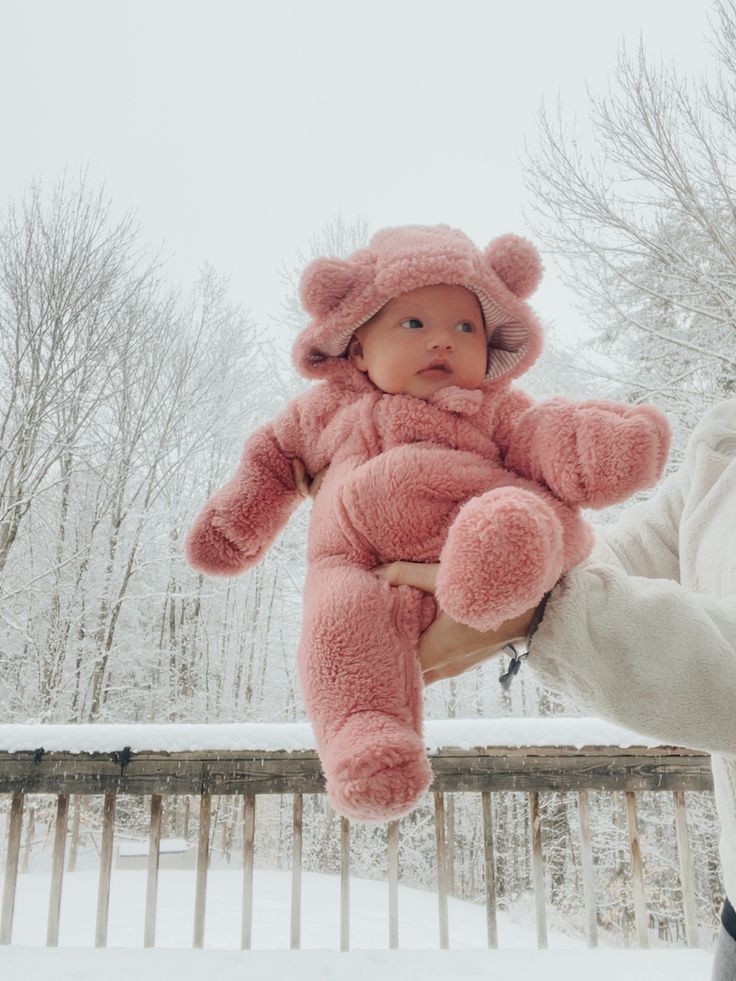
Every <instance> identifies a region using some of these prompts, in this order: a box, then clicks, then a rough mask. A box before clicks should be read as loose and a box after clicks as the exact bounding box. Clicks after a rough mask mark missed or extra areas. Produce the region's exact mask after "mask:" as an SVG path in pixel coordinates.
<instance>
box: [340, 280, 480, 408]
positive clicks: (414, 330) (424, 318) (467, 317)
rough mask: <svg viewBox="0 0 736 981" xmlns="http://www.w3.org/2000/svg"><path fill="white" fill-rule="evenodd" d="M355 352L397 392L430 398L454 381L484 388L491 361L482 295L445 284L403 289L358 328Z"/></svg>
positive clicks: (374, 377) (360, 364) (380, 383)
mask: <svg viewBox="0 0 736 981" xmlns="http://www.w3.org/2000/svg"><path fill="white" fill-rule="evenodd" d="M350 357H351V359H352V360H353V362H354V364H355V366H356V367H357V368H358V369H359V370H360V371H363V372H365V373H366V374H367V375H368V377H369V378H370V380H371V381H372V382H373V384H374V385H375V386H376V387H377V388H380V389H381V391H383V392H388V393H390V394H392V395H398V394H404V395H415V396H417V397H418V398H422V399H428V398H430V397H431V396H432V395H433V394H434V393H435V392H437V391H439V389H441V388H447V387H448V386H449V385H457V386H458V387H459V388H478V386H479V385H480V384H481V382H482V381H483V379H484V378H485V376H486V369H487V363H488V340H487V338H486V332H485V327H484V325H483V314H482V312H481V308H480V303H479V302H478V298H477V296H476V295H475V293H473V292H471V291H470V290H467V289H465V287H464V286H446V285H444V284H441V285H439V286H422V287H420V288H419V289H416V290H411V291H410V292H408V293H402V294H401V295H400V296H397V297H395V298H394V299H393V300H389V302H388V303H387V304H386V306H385V307H383V308H382V309H381V310H379V312H378V313H377V314H376V315H375V316H374V317H372V318H371V319H370V320H369V321H368V323H366V324H363V325H362V327H359V328H358V330H357V331H356V332H355V337H354V339H353V340H352V341H351V343H350Z"/></svg>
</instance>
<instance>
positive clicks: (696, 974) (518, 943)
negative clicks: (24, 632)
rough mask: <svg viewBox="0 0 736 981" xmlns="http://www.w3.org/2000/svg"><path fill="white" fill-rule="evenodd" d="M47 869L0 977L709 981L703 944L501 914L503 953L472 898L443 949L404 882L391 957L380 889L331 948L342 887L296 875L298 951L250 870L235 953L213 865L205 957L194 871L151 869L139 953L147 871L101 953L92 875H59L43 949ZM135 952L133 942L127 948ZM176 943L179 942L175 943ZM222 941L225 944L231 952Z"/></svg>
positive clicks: (127, 876) (30, 885) (419, 894)
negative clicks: (149, 906)
mask: <svg viewBox="0 0 736 981" xmlns="http://www.w3.org/2000/svg"><path fill="white" fill-rule="evenodd" d="M48 888H49V877H48V875H47V874H45V873H26V874H23V875H21V876H20V877H19V880H18V894H17V900H16V914H15V924H14V930H13V946H11V947H5V948H0V977H2V978H3V979H8V981H16V979H17V981H99V979H100V978H101V977H104V978H105V981H131V979H133V978H134V979H135V981H190V979H191V981H194V979H197V981H199V979H208V978H211V977H216V978H217V981H235V979H237V981H242V979H243V978H248V981H283V979H285V978H295V979H298V981H317V979H319V981H348V979H349V981H375V978H376V975H377V974H380V978H381V981H406V977H407V976H408V975H414V976H415V977H416V978H417V981H424V979H429V981H438V979H442V981H450V979H453V981H459V979H463V981H475V979H478V981H480V979H481V978H483V979H488V978H491V977H498V978H509V977H513V978H515V979H516V981H526V979H531V978H537V977H544V978H545V981H578V979H580V981H582V979H586V981H590V978H592V977H595V979H596V981H621V979H622V978H626V979H627V981H659V979H662V981H665V979H667V981H699V979H701V978H702V979H703V981H706V979H707V978H708V975H709V970H710V962H711V954H710V953H709V952H707V951H703V950H681V949H677V950H650V951H638V950H621V949H618V948H612V947H601V948H599V949H597V950H592V951H591V950H587V949H585V947H584V945H583V943H582V941H580V940H578V939H576V938H570V937H566V936H564V935H562V934H560V933H558V932H555V931H550V935H549V942H550V948H551V949H549V950H542V951H539V950H537V949H536V933H535V930H534V927H533V925H531V926H530V925H529V924H527V923H518V922H515V921H514V920H513V919H512V918H511V917H510V916H508V915H507V914H504V913H500V914H499V920H498V929H499V950H496V951H489V950H487V949H486V940H485V937H486V934H485V912H484V909H483V908H482V907H481V906H476V905H474V904H471V903H466V902H461V901H459V900H453V899H451V900H450V902H449V919H450V946H451V950H449V951H440V950H438V949H437V948H438V916H437V897H436V896H435V895H434V894H433V893H429V892H423V891H421V890H416V889H410V888H408V887H403V886H402V887H400V889H399V917H400V922H399V941H400V945H401V948H402V949H401V950H398V951H387V950H386V949H385V948H386V946H387V940H388V916H387V896H386V890H387V887H386V884H385V883H384V882H372V881H366V880H360V879H353V880H351V890H350V927H351V935H350V943H351V947H352V948H353V949H352V950H351V951H350V952H349V953H343V954H341V953H339V952H338V950H337V947H338V938H339V920H338V908H339V888H340V886H339V881H338V879H337V878H336V877H334V876H327V875H319V874H316V873H305V874H304V876H303V883H302V938H301V943H302V950H301V951H289V950H287V949H285V948H287V947H288V946H289V909H290V907H289V901H290V888H291V874H290V873H289V872H279V871H271V870H256V872H255V877H254V907H255V910H254V920H253V947H254V950H253V951H239V950H237V948H238V947H239V942H240V909H241V889H242V876H241V875H240V874H239V873H238V872H237V871H229V870H213V871H212V872H211V873H210V875H209V877H208V885H207V921H206V933H205V947H206V948H210V949H205V950H204V951H199V950H196V951H193V950H191V949H188V948H190V947H191V942H192V910H193V906H194V875H193V873H192V872H190V871H175V870H165V871H162V872H161V873H160V876H159V894H158V920H157V933H156V944H157V949H155V950H142V949H140V947H141V944H142V937H143V913H144V898H145V872H143V871H138V870H115V871H114V872H113V878H112V888H111V897H110V927H109V936H108V943H109V948H108V949H107V950H94V949H90V948H92V945H93V943H94V919H95V899H96V889H97V874H96V872H94V871H91V870H90V871H79V872H73V873H70V874H67V875H66V876H65V879H64V892H63V902H62V915H61V929H60V941H59V942H60V947H59V948H56V949H50V950H49V949H45V948H43V946H42V945H43V944H44V942H45V932H46V910H47V905H48ZM134 948H138V949H134ZM174 948H185V949H174ZM228 948H230V949H228Z"/></svg>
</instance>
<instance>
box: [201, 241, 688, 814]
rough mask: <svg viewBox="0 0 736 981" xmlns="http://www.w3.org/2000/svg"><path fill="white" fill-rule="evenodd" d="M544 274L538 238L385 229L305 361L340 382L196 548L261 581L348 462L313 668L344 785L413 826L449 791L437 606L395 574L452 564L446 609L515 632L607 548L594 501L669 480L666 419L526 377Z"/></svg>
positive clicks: (329, 754)
mask: <svg viewBox="0 0 736 981" xmlns="http://www.w3.org/2000/svg"><path fill="white" fill-rule="evenodd" d="M540 277H541V264H540V261H539V256H538V255H537V252H536V250H535V249H534V247H533V246H532V245H531V244H530V243H528V242H526V241H525V240H524V239H520V238H518V237H516V236H511V235H507V236H503V237H501V238H499V239H496V240H494V241H493V242H491V244H490V245H489V246H488V248H487V249H486V250H485V252H480V251H479V250H478V249H477V248H476V247H475V246H474V245H473V243H472V242H471V241H470V240H469V239H468V238H467V237H466V236H465V235H464V234H463V233H462V232H460V231H457V230H455V229H451V228H448V227H447V226H436V227H428V228H425V227H414V226H411V227H406V228H388V229H384V230H383V231H381V232H378V233H377V234H376V235H374V236H373V238H372V239H371V241H370V243H369V244H368V246H367V247H366V248H365V249H362V250H360V251H358V252H356V253H354V254H353V255H352V256H351V257H350V258H348V259H345V260H343V259H318V260H316V261H315V262H313V263H312V264H311V265H310V266H309V267H308V268H307V269H306V270H305V272H304V275H303V277H302V284H301V295H302V301H303V303H304V306H305V308H306V310H307V312H308V313H309V314H310V315H311V316H312V318H313V319H312V321H311V323H310V324H309V325H308V326H307V327H306V328H305V330H304V331H303V332H302V334H301V335H300V336H299V338H298V339H297V342H296V344H295V348H294V360H295V363H296V366H297V368H298V369H299V370H300V371H301V373H302V374H303V375H306V376H307V377H311V378H318V379H322V380H321V383H320V384H317V385H314V386H312V388H310V389H309V390H307V391H306V392H305V393H303V394H302V395H300V396H299V397H297V398H296V399H294V400H293V401H292V402H291V403H289V405H287V406H286V408H285V409H284V411H283V412H282V413H281V415H279V416H278V417H277V418H276V419H275V420H274V421H273V422H271V423H267V424H266V425H264V426H263V427H261V428H260V429H259V430H258V431H257V432H256V433H254V434H253V436H251V438H250V439H249V440H248V442H247V443H246V445H245V449H244V451H243V456H242V460H241V463H240V466H239V468H238V470H237V472H236V474H235V476H234V477H233V478H232V479H231V480H230V481H229V482H228V483H227V484H226V485H225V486H224V487H223V488H222V489H221V490H220V491H218V493H216V494H215V495H214V497H213V498H212V499H211V500H210V501H208V502H207V504H206V505H205V506H204V508H203V510H202V511H201V513H200V514H199V516H198V517H197V520H196V521H195V523H194V526H193V527H192V529H191V531H190V532H189V535H188V537H187V542H186V549H187V556H188V559H189V562H190V563H191V564H192V565H193V566H194V567H195V568H197V569H201V570H203V571H205V572H208V573H210V574H213V575H234V574H236V573H239V572H242V571H243V570H244V569H247V568H249V567H250V566H252V565H253V564H254V563H256V562H257V561H258V560H259V559H260V558H261V556H262V555H263V554H264V552H265V551H266V549H267V548H268V547H269V546H270V544H271V543H272V542H273V540H274V538H275V537H276V535H277V534H278V532H279V531H280V530H281V529H282V528H283V526H284V524H285V523H286V521H287V520H288V518H289V516H290V514H291V513H292V511H293V510H294V508H295V507H296V506H297V504H298V503H299V502H300V501H301V499H302V498H301V495H300V493H299V490H298V489H297V487H296V484H295V480H294V476H293V473H292V467H291V462H292V461H293V460H295V459H301V460H302V461H303V462H304V465H305V467H306V469H307V472H308V473H309V474H310V475H312V476H313V475H314V474H316V473H318V472H319V471H322V470H323V469H324V468H325V467H328V466H329V469H328V470H327V473H326V476H325V478H324V481H323V483H322V486H321V488H320V492H319V495H318V496H317V497H316V499H315V501H314V505H313V508H312V515H311V520H310V526H309V539H308V546H307V560H308V570H307V578H306V583H305V590H304V619H303V625H302V636H301V641H300V645H299V653H298V667H299V677H300V682H301V686H302V691H303V694H304V699H305V703H306V706H307V710H308V713H309V716H310V719H311V721H312V724H313V727H314V731H315V736H316V739H317V745H318V749H319V753H320V758H321V760H322V765H323V768H324V772H325V776H326V779H327V792H328V795H329V798H330V801H331V803H332V804H333V806H334V807H335V808H336V810H338V811H339V812H340V813H342V814H344V815H346V816H347V817H351V818H354V819H358V820H364V821H365V820H388V819H391V818H396V817H398V816H399V815H401V814H404V813H406V812H407V811H408V810H410V809H411V808H412V807H413V806H414V805H415V804H416V802H417V799H418V798H419V797H420V795H421V794H422V793H423V792H424V791H425V790H426V789H427V787H428V786H429V784H430V782H431V770H430V767H429V764H428V761H427V758H426V752H425V748H424V743H423V740H422V708H421V692H422V681H421V670H420V666H419V661H418V657H417V646H418V639H419V636H420V634H421V633H422V631H423V630H424V629H425V628H426V627H427V626H428V625H429V624H430V623H431V622H432V620H433V618H434V614H435V605H434V602H435V601H434V599H433V598H432V597H431V596H429V595H428V594H426V593H423V592H421V591H419V590H416V589H413V588H411V587H409V586H398V587H396V586H391V585H389V583H388V582H387V581H384V579H383V578H381V577H379V576H378V575H376V573H375V571H374V570H375V569H376V567H377V566H379V565H386V564H388V563H391V562H394V561H400V560H409V561H414V562H438V561H439V563H440V568H439V573H438V578H437V590H436V600H437V602H438V603H439V605H440V607H441V608H442V609H444V610H445V611H446V612H447V613H448V614H450V616H452V617H454V618H455V619H456V620H459V621H461V622H463V623H466V624H468V625H469V626H471V627H474V628H476V629H478V630H488V629H491V628H493V627H497V626H499V625H500V624H501V623H502V622H504V621H505V620H508V619H510V618H512V617H515V616H518V615H519V614H520V613H522V612H523V611H525V610H528V609H529V608H531V607H533V606H534V605H535V604H536V603H538V602H539V601H540V599H541V598H542V596H543V595H544V594H545V592H547V591H548V590H549V589H550V588H551V587H552V586H553V585H554V584H555V583H556V582H557V580H558V579H559V577H560V576H561V575H562V574H563V573H564V572H566V571H567V570H568V569H570V568H571V567H572V566H574V565H576V564H577V563H578V562H580V561H581V560H582V559H583V558H585V557H586V556H587V555H588V553H589V552H590V549H591V547H592V542H593V535H592V530H591V529H590V527H589V526H588V524H587V523H586V522H585V521H583V519H582V517H581V515H580V511H579V509H580V507H581V506H587V507H604V506H606V505H609V504H612V503H614V502H616V501H621V500H623V499H624V498H626V497H628V496H629V495H631V494H632V493H634V492H635V491H637V490H639V489H641V488H644V487H647V486H650V485H652V484H653V483H655V482H656V480H657V479H658V478H659V477H660V475H661V473H662V470H663V468H664V463H665V460H666V456H667V451H668V447H669V427H668V425H667V422H666V420H665V418H664V417H663V416H662V415H661V413H659V412H658V411H657V410H656V409H654V408H652V407H648V406H638V407H635V408H632V407H629V406H624V405H619V404H617V403H612V402H603V401H593V402H585V403H580V404H573V403H570V402H567V401H565V400H563V399H559V398H556V399H552V400H550V401H548V402H542V403H534V401H533V400H532V399H531V398H530V397H529V396H528V395H526V394H525V393H524V392H522V391H521V390H519V389H516V388H514V387H512V386H511V384H510V383H511V381H512V380H513V379H514V378H516V377H517V376H518V375H520V374H522V373H523V372H524V371H526V370H527V368H529V367H530V365H531V364H532V363H533V362H534V361H535V360H536V358H537V357H538V355H539V352H540V349H541V341H542V329H541V326H540V324H539V322H538V320H537V319H536V317H535V315H534V314H533V312H532V310H531V308H530V307H529V306H528V304H526V303H525V302H524V300H525V298H526V297H527V296H529V295H530V294H531V293H532V292H533V290H534V289H535V288H536V286H537V284H538V282H539V279H540Z"/></svg>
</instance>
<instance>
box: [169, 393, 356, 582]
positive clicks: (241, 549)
mask: <svg viewBox="0 0 736 981" xmlns="http://www.w3.org/2000/svg"><path fill="white" fill-rule="evenodd" d="M338 406H339V399H338V398H337V397H336V396H335V393H333V392H331V391H330V390H329V389H328V387H327V386H326V385H320V386H314V388H312V389H309V390H308V391H307V392H305V393H304V394H303V395H301V396H299V397H298V398H296V399H294V400H292V401H291V402H290V403H289V405H288V406H287V407H286V408H285V409H284V411H283V412H282V413H281V414H280V415H279V416H278V417H277V418H276V419H275V420H273V421H272V422H268V423H266V424H265V425H263V426H261V427H260V429H257V430H256V432H255V433H253V435H252V436H251V437H250V438H249V439H248V441H247V442H246V444H245V447H244V449H243V453H242V457H241V460H240V464H239V466H238V469H237V471H236V472H235V474H234V475H233V477H232V478H231V479H230V480H229V481H228V482H227V483H226V484H225V485H224V487H222V488H221V489H220V490H218V491H217V493H216V494H214V495H213V496H212V497H211V498H210V500H209V501H207V503H206V504H205V505H204V507H203V508H202V510H201V511H200V513H199V515H198V516H197V518H196V519H195V521H194V524H193V526H192V528H191V530H190V531H189V533H188V535H187V538H186V542H185V549H186V556H187V561H188V562H189V564H190V565H191V566H193V567H194V568H195V569H199V570H200V571H202V572H207V573H209V574H210V575H215V576H217V575H219V576H233V575H236V574H238V573H240V572H244V571H245V570H246V569H249V568H250V567H251V566H253V565H255V564H256V563H257V562H258V561H259V560H260V559H261V558H262V556H263V555H264V553H265V552H266V551H267V550H268V548H269V547H270V545H271V544H272V543H273V541H274V539H275V538H276V536H277V535H278V533H279V532H280V531H281V529H282V528H283V527H284V526H285V525H286V523H287V522H288V520H289V518H290V517H291V514H292V513H293V512H294V510H295V509H296V507H297V506H298V504H299V503H300V502H301V501H302V496H301V494H300V493H299V491H298V489H297V487H296V484H295V481H294V475H293V473H292V469H291V461H292V460H293V459H294V458H295V457H299V458H300V459H301V460H303V461H304V463H305V465H306V467H307V471H308V472H309V474H310V475H314V474H315V473H316V472H317V471H318V470H319V469H321V468H322V467H324V466H326V465H327V464H328V463H329V458H328V456H327V454H326V452H325V449H324V447H320V439H319V437H320V435H321V433H322V432H323V429H324V426H325V425H326V423H327V421H329V419H330V418H331V416H332V415H334V412H335V411H336V409H337V408H338Z"/></svg>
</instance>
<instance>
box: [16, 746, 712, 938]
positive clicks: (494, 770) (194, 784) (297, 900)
mask: <svg viewBox="0 0 736 981" xmlns="http://www.w3.org/2000/svg"><path fill="white" fill-rule="evenodd" d="M431 761H432V768H433V771H434V775H435V779H434V784H433V787H432V793H433V796H434V814H435V835H436V867H437V896H438V915H439V937H440V946H441V947H447V946H448V945H449V931H448V881H447V874H446V872H447V867H448V842H447V840H446V825H445V802H446V795H447V794H479V795H480V797H481V805H482V807H481V813H482V820H483V841H484V858H483V864H484V870H485V900H486V921H487V942H488V945H489V946H490V947H494V946H496V945H497V929H496V891H495V879H494V867H495V860H494V834H493V828H492V825H491V814H492V810H491V798H492V795H494V794H503V793H505V792H510V791H513V792H524V793H525V794H527V795H528V807H529V818H530V828H531V834H530V839H531V840H530V849H531V859H532V861H531V865H532V872H533V875H532V880H533V886H534V894H535V908H536V925H537V942H538V946H540V947H544V946H546V944H547V925H546V909H545V889H544V884H545V868H544V858H543V853H542V822H541V819H540V808H539V794H540V793H546V792H565V791H575V792H577V800H578V810H579V818H580V849H581V868H582V878H583V887H584V898H585V910H586V918H585V920H586V930H587V938H588V943H589V945H591V946H594V945H595V944H596V943H597V934H596V901H595V890H594V876H593V853H592V842H591V831H590V816H589V806H588V792H589V791H594V790H605V791H614V792H621V793H623V794H624V795H625V801H626V815H627V822H628V835H629V853H630V868H631V877H632V892H633V898H634V910H635V920H636V927H637V934H638V942H639V944H640V945H641V946H647V943H648V933H647V909H646V896H645V888H644V872H643V867H642V857H641V849H640V845H639V827H638V819H637V793H638V792H640V791H659V792H668V793H671V794H672V795H673V797H674V807H675V833H676V838H677V846H678V854H679V864H680V878H681V887H682V896H683V907H684V910H683V912H684V920H685V924H686V935H687V940H688V943H689V944H690V945H696V944H697V919H696V907H695V897H694V886H693V870H692V862H691V858H690V848H689V838H688V829H687V819H686V811H685V793H686V792H688V791H703V790H710V789H711V788H712V781H711V771H710V765H709V758H708V756H707V755H705V754H703V753H698V752H694V751H689V750H685V749H680V748H676V747H657V748H656V749H651V748H644V747H631V748H628V749H622V748H620V747H618V746H616V747H612V746H608V747H606V746H589V747H585V748H582V749H576V748H574V747H570V746H559V747H549V746H545V747H529V746H526V747H521V748H509V747H507V746H503V747H496V748H494V747H493V746H489V747H483V748H477V749H472V750H460V749H452V748H445V749H441V750H439V751H437V752H435V753H433V754H431ZM323 792H324V783H323V777H322V773H321V770H320V765H319V761H318V759H317V756H316V754H315V753H314V752H313V751H298V752H285V751H278V752H267V751H238V752H233V751H223V752H219V751H207V752H188V753H173V752H171V753H164V752H135V753H131V752H130V751H129V750H127V749H123V750H122V751H120V752H113V753H109V752H107V753H63V752H50V753H46V752H44V751H43V750H37V751H36V752H30V751H29V752H0V794H6V795H10V808H9V815H8V822H7V845H6V854H5V870H4V881H3V893H2V908H1V910H0V943H3V944H9V943H11V941H12V936H13V914H14V908H15V894H16V883H17V878H18V866H19V858H20V852H21V831H22V821H23V808H24V797H25V795H28V794H34V795H36V794H48V795H54V796H55V798H56V812H55V826H54V839H53V852H52V862H51V885H50V894H49V906H48V919H47V931H46V943H47V945H50V946H54V945H56V944H58V939H59V918H60V909H61V897H62V884H63V878H64V864H65V849H66V840H67V817H68V811H69V800H70V795H72V794H74V795H102V796H103V798H104V806H103V808H102V829H101V832H102V833H101V839H100V841H101V844H100V863H99V880H98V895H97V912H96V929H95V943H96V945H97V946H101V947H102V946H105V945H106V941H107V926H108V905H109V896H110V880H111V869H112V856H113V841H114V834H115V811H116V800H117V797H118V795H123V794H125V795H135V796H138V797H142V796H146V797H150V824H149V850H148V868H147V888H146V899H145V918H144V924H145V926H144V935H143V944H144V946H147V947H151V946H154V944H155V939H156V935H155V934H156V905H157V884H158V870H159V848H160V840H161V828H162V808H163V803H164V800H169V799H171V798H172V797H174V796H175V795H189V796H191V795H194V796H196V797H198V798H199V833H198V843H197V856H196V887H195V901H194V910H193V932H192V944H193V946H194V947H202V946H203V944H204V923H205V904H206V892H207V872H208V867H209V857H210V856H209V850H210V815H211V801H212V798H213V796H214V795H242V798H243V802H244V804H243V854H242V865H243V901H242V923H241V946H242V947H243V948H250V946H251V925H252V918H253V867H254V844H255V838H256V831H257V819H256V814H257V807H256V802H257V799H258V797H259V795H262V794H287V795H291V796H292V798H293V821H292V835H293V849H292V855H293V864H292V886H291V929H290V942H291V947H292V948H298V947H299V946H300V927H301V876H302V799H303V795H304V794H315V793H316V794H319V793H323ZM400 834H401V827H400V822H393V823H391V824H389V825H387V827H386V849H387V859H388V862H387V864H388V912H389V932H388V937H387V945H388V946H389V947H397V946H398V944H399V932H398V883H399V874H398V868H399V863H398V854H399V837H400ZM340 856H341V892H340V896H341V899H340V936H339V944H340V949H342V950H345V949H347V948H348V947H349V944H350V929H349V881H350V880H349V869H350V826H349V823H348V822H347V821H346V820H344V819H342V820H341V821H340Z"/></svg>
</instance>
